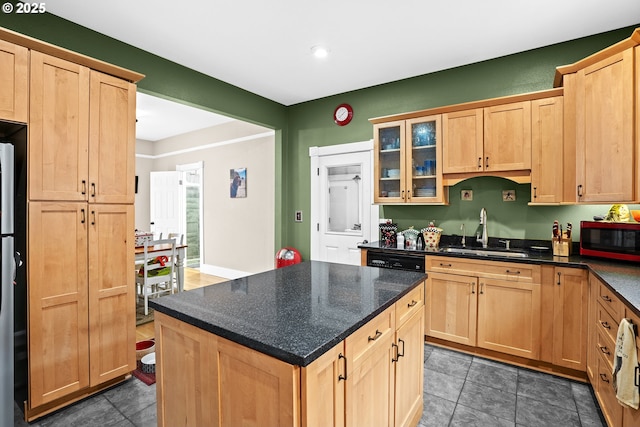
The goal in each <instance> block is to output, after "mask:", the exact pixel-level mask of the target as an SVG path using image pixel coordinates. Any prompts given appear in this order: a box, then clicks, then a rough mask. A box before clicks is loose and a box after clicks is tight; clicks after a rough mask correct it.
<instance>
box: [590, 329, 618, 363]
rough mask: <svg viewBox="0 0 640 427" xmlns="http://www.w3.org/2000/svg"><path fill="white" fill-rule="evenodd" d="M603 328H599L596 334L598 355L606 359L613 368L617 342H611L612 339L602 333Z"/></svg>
mask: <svg viewBox="0 0 640 427" xmlns="http://www.w3.org/2000/svg"><path fill="white" fill-rule="evenodd" d="M601 329H602V328H601V327H599V328H598V331H597V333H596V343H595V345H596V348H597V353H598V354H599V355H600V356H602V357H603V358H604V359H606V360H607V361H608V362H609V363H610V364H611V366H612V367H613V353H614V351H615V342H614V341H612V340H611V337H610V336H609V335H608V334H606V333H603V332H602V331H601Z"/></svg>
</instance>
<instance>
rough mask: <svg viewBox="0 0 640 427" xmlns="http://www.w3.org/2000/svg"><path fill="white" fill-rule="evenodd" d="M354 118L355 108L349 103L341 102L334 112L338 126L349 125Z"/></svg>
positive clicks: (334, 118) (334, 119)
mask: <svg viewBox="0 0 640 427" xmlns="http://www.w3.org/2000/svg"><path fill="white" fill-rule="evenodd" d="M352 118H353V108H351V105H349V104H340V105H338V106H337V107H336V109H335V111H334V112H333V121H334V122H336V124H337V125H338V126H344V125H348V124H349V122H350V121H351V119H352Z"/></svg>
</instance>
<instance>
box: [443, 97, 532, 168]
mask: <svg viewBox="0 0 640 427" xmlns="http://www.w3.org/2000/svg"><path fill="white" fill-rule="evenodd" d="M442 121H443V128H444V132H443V135H444V137H443V173H445V174H450V173H470V172H504V171H515V170H526V169H531V102H530V101H522V102H516V103H510V104H501V105H494V106H491V107H485V108H476V109H473V110H466V111H456V112H452V113H447V114H444V115H443V118H442Z"/></svg>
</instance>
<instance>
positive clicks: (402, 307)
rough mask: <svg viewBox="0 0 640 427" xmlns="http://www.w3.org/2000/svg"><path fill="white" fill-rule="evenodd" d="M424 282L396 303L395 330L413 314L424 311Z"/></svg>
mask: <svg viewBox="0 0 640 427" xmlns="http://www.w3.org/2000/svg"><path fill="white" fill-rule="evenodd" d="M423 307H424V282H423V283H421V284H420V285H418V286H416V287H415V288H414V289H412V290H411V292H409V293H408V294H407V295H405V296H403V297H402V298H401V299H400V300H399V301H398V302H396V329H397V328H399V327H400V326H402V325H403V324H404V322H406V321H407V320H408V319H410V318H411V316H413V313H415V312H417V311H420V310H424V308H423Z"/></svg>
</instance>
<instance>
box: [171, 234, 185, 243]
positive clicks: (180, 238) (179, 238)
mask: <svg viewBox="0 0 640 427" xmlns="http://www.w3.org/2000/svg"><path fill="white" fill-rule="evenodd" d="M169 239H176V245H182V244H184V234H181V233H169Z"/></svg>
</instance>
